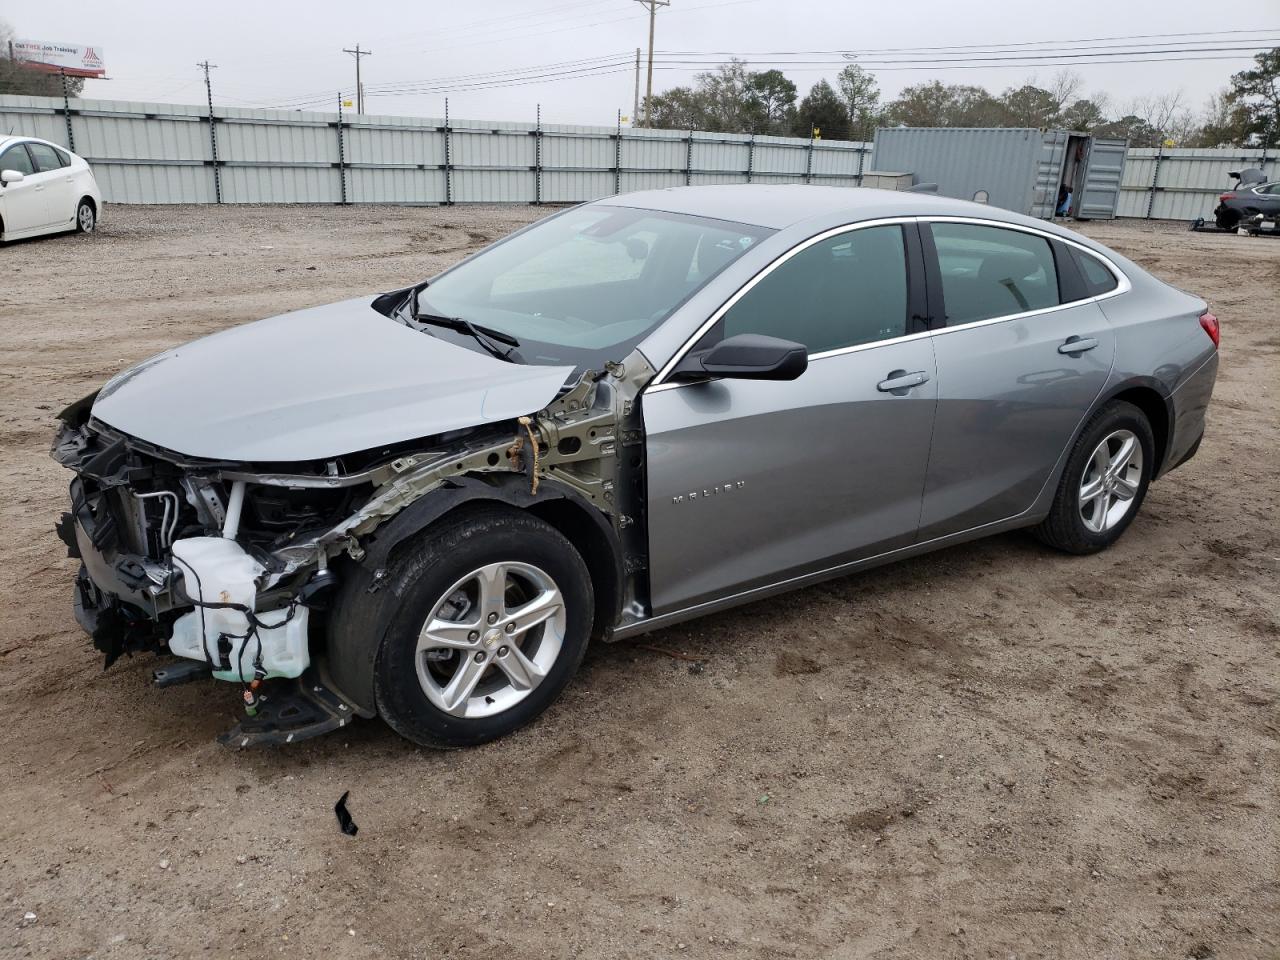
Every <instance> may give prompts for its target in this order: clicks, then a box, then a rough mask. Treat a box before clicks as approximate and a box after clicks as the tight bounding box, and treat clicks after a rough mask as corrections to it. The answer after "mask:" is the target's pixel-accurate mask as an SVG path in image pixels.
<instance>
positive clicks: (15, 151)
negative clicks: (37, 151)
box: [0, 143, 36, 174]
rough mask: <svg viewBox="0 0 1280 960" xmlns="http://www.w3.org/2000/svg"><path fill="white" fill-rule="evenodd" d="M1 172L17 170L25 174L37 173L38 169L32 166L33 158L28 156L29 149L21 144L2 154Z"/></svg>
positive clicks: (0, 159) (0, 156) (0, 157)
mask: <svg viewBox="0 0 1280 960" xmlns="http://www.w3.org/2000/svg"><path fill="white" fill-rule="evenodd" d="M0 170H17V171H18V172H19V173H23V174H32V173H35V172H36V168H35V167H34V166H32V164H31V157H30V156H28V154H27V148H26V147H25V146H24V145H23V144H21V143H20V144H18V145H17V146H16V147H10V148H9V149H8V150H6V151H5V152H4V153H0Z"/></svg>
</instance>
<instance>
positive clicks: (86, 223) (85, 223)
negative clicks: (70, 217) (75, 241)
mask: <svg viewBox="0 0 1280 960" xmlns="http://www.w3.org/2000/svg"><path fill="white" fill-rule="evenodd" d="M63 209H66V208H65V207H64V208H63ZM97 225H98V211H97V210H95V209H94V206H93V201H92V200H90V199H89V198H88V197H82V198H81V200H80V202H79V203H78V204H76V232H77V233H93V228H94V227H96V226H97Z"/></svg>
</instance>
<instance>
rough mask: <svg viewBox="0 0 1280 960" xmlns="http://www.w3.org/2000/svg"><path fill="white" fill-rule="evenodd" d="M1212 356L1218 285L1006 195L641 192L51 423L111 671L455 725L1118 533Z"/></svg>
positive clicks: (281, 737)
mask: <svg viewBox="0 0 1280 960" xmlns="http://www.w3.org/2000/svg"><path fill="white" fill-rule="evenodd" d="M1217 346H1218V321H1217V319H1216V318H1215V317H1214V316H1213V314H1211V313H1210V312H1209V311H1208V310H1207V308H1206V305H1205V303H1204V301H1203V300H1200V299H1198V298H1197V297H1195V296H1192V295H1191V294H1188V293H1184V292H1182V291H1181V290H1177V289H1174V288H1173V287H1171V286H1169V285H1168V284H1166V283H1163V282H1161V281H1159V280H1157V279H1155V278H1154V277H1152V276H1151V275H1150V274H1148V273H1147V272H1146V271H1145V270H1143V269H1142V268H1141V267H1139V266H1138V265H1137V264H1135V263H1132V262H1131V261H1129V260H1127V259H1125V258H1124V257H1122V256H1119V255H1118V254H1116V253H1114V252H1112V251H1110V250H1108V249H1106V248H1105V247H1102V246H1100V245H1098V244H1097V243H1094V242H1093V241H1091V240H1088V239H1086V238H1084V237H1081V236H1078V235H1077V234H1074V233H1072V232H1070V231H1069V230H1065V229H1062V228H1060V227H1058V226H1056V225H1054V224H1050V223H1044V222H1042V221H1038V220H1031V219H1028V218H1026V217H1022V216H1018V215H1015V214H1012V213H1007V212H1004V211H1001V210H996V209H992V208H990V207H986V206H979V205H976V204H971V203H965V202H960V201H955V200H947V199H943V198H939V197H936V196H929V195H924V194H911V193H893V192H887V191H880V190H852V189H836V188H824V187H807V186H806V187H801V186H707V187H686V188H682V189H672V190H656V191H650V192H643V193H632V194H627V195H622V196H617V197H612V198H609V199H606V200H600V201H597V202H595V203H588V204H584V205H582V206H578V207H574V208H572V209H569V210H565V211H564V212H561V213H558V214H556V215H555V216H551V217H548V218H546V219H544V220H541V221H539V222H537V223H535V224H533V225H532V226H529V227H527V228H525V229H523V230H521V231H519V232H517V233H514V234H512V235H511V236H509V237H507V238H506V239H504V240H502V241H500V242H498V243H495V244H494V245H492V246H490V247H488V248H486V249H485V250H482V251H481V252H479V253H477V254H475V255H474V256H472V257H470V258H469V259H467V260H464V261H463V262H462V263H460V264H458V265H457V266H455V267H453V268H451V269H449V270H447V271H445V272H444V273H442V274H440V275H439V276H437V277H434V278H432V279H430V280H426V281H422V282H420V283H417V284H415V285H413V286H407V287H405V288H404V289H401V290H396V291H393V292H390V293H384V294H382V295H380V296H369V297H361V298H357V299H354V300H348V301H345V302H342V303H335V304H331V305H329V306H323V307H317V308H314V309H308V310H300V311H297V312H295V313H289V314H284V315H282V316H278V317H273V318H271V319H268V320H261V321H258V322H256V323H250V324H247V325H244V326H240V327H235V328H232V329H229V330H226V331H223V332H221V333H217V334H214V335H213V336H209V337H205V338H204V339H201V340H197V341H195V342H194V343H191V344H188V345H186V346H181V347H177V348H175V349H172V350H169V351H166V352H165V353H162V354H160V355H159V356H156V357H153V358H151V359H150V360H147V361H144V362H143V363H140V364H138V365H137V366H135V367H133V368H132V369H129V370H126V371H124V372H123V373H121V374H119V375H118V376H117V377H115V378H114V379H113V380H111V381H110V382H109V383H107V384H106V386H104V387H103V388H102V389H101V390H99V391H98V392H97V393H96V394H94V395H92V396H90V397H86V398H85V399H84V400H82V401H80V402H78V403H76V404H73V405H72V406H71V407H69V408H68V409H67V410H66V411H64V412H63V413H62V414H61V420H62V425H61V428H60V430H59V432H58V435H57V438H56V440H55V441H54V446H53V455H54V457H55V459H57V461H58V462H59V463H61V464H63V465H64V466H66V467H68V468H69V469H70V470H71V471H72V472H73V473H74V475H75V476H74V479H73V480H72V481H71V509H70V511H69V512H68V513H67V514H65V515H64V517H63V519H62V521H61V522H60V523H59V524H58V529H59V532H60V534H61V536H62V538H63V539H64V541H65V542H66V543H67V546H68V549H69V551H70V553H71V555H72V556H73V557H77V558H79V560H80V562H81V567H80V572H79V575H78V577H77V580H76V584H75V589H74V600H75V611H76V616H77V618H78V620H79V621H80V623H81V625H82V626H83V627H84V628H85V630H86V631H88V632H89V633H90V634H91V635H92V637H93V641H94V644H95V645H96V646H97V647H98V649H99V650H100V651H102V653H103V654H104V655H105V658H106V661H107V663H108V664H110V662H111V661H112V660H114V659H115V658H116V657H118V656H120V655H121V654H122V653H133V652H137V651H142V650H153V651H157V652H160V653H164V654H166V655H173V657H174V659H168V660H166V661H164V663H163V665H162V666H161V667H160V668H159V669H157V670H156V672H155V680H156V682H157V683H158V684H159V685H161V686H165V685H169V684H174V683H179V682H183V681H187V680H192V679H196V678H201V677H206V676H210V675H211V676H213V677H215V678H217V679H220V680H223V681H229V682H232V683H234V684H237V685H238V686H239V687H240V692H241V694H242V696H243V701H244V711H243V714H242V715H241V716H240V717H239V718H238V722H237V723H236V725H235V726H234V727H232V729H231V730H229V731H228V732H227V733H226V734H224V735H223V738H222V739H223V741H224V742H226V743H229V744H232V745H236V746H247V745H250V744H258V743H284V742H290V741H294V740H299V739H302V738H305V737H309V736H314V735H317V734H320V733H324V732H325V731H329V730H333V729H336V728H338V727H341V726H344V725H345V724H347V723H349V722H351V721H352V720H353V719H354V718H356V717H375V716H376V717H381V718H382V719H383V720H385V721H386V722H387V723H388V724H389V725H390V726H391V727H392V728H393V729H394V730H396V731H397V732H399V733H400V734H402V735H404V736H405V737H408V738H409V739H411V740H413V741H415V742H417V743H420V744H426V745H429V746H435V747H461V746H466V745H470V744H477V743H481V742H483V741H487V740H491V739H493V738H495V737H498V736H501V735H503V734H506V733H508V732H510V731H512V730H515V729H516V728H518V727H520V726H522V725H523V724H526V723H528V722H530V721H531V720H533V719H534V718H535V717H537V716H538V715H539V714H540V713H542V711H543V710H545V709H546V708H547V707H548V705H549V704H551V703H552V702H553V701H554V700H555V699H556V697H557V696H558V695H559V694H560V693H561V691H563V690H564V688H565V685H566V684H567V683H568V682H569V679H570V677H572V675H573V673H574V671H575V670H576V669H577V667H578V665H579V663H580V662H581V661H582V657H583V654H584V652H585V650H586V648H587V643H588V641H589V640H590V639H592V638H595V639H598V640H602V641H608V640H617V639H622V638H626V637H633V636H636V635H637V634H640V633H643V632H645V631H649V630H654V629H657V628H660V627H665V626H668V625H670V624H674V623H679V622H680V621H682V620H687V619H689V618H691V617H697V616H701V615H703V614H709V613H713V612H715V611H718V610H723V609H725V608H727V607H731V606H734V605H736V604H741V603H746V602H749V601H752V600H757V599H759V598H762V597H766V596H769V595H770V594H774V593H777V592H779V591H784V590H791V589H795V588H797V587H802V586H804V585H806V584H811V583H815V582H817V581H819V580H823V579H826V578H830V577H837V576H845V575H847V574H850V573H853V572H855V571H858V570H862V569H865V568H867V567H871V566H874V565H877V564H882V563H887V562H889V561H892V560H898V559H901V558H904V557H910V556H913V555H916V554H920V553H924V552H926V551H929V550H936V549H939V548H941V547H945V546H949V545H951V544H955V543H959V542H961V541H965V540H971V539H974V538H977V537H982V536H986V535H988V534H992V533H997V532H1000V531H1004V530H1010V529H1013V528H1016V527H1027V528H1029V529H1030V530H1031V531H1032V533H1033V534H1034V535H1035V536H1037V537H1038V538H1039V539H1041V540H1042V541H1044V542H1045V543H1047V544H1049V545H1050V546H1052V547H1055V548H1057V549H1059V550H1062V551H1065V552H1066V553H1070V554H1085V553H1092V552H1094V551H1097V550H1102V549H1104V548H1106V547H1108V546H1110V545H1111V544H1112V543H1114V542H1115V540H1116V539H1117V538H1118V537H1120V536H1121V534H1123V533H1124V531H1125V529H1126V528H1127V527H1128V526H1129V524H1130V523H1132V522H1133V520H1134V518H1135V517H1136V515H1137V513H1138V510H1139V508H1140V507H1141V505H1142V500H1143V497H1144V495H1145V494H1146V492H1147V487H1148V485H1149V484H1150V483H1151V481H1152V480H1154V479H1155V478H1157V477H1159V476H1161V475H1163V474H1165V473H1167V472H1168V471H1170V470H1172V469H1173V468H1175V467H1177V466H1179V465H1180V464H1182V463H1185V462H1186V461H1187V460H1188V459H1189V458H1190V457H1192V456H1193V455H1194V454H1195V452H1196V449H1197V448H1198V446H1199V444H1200V439H1201V436H1202V434H1203V432H1204V421H1205V409H1206V407H1207V405H1208V403H1209V398H1210V395H1211V393H1212V390H1213V384H1214V377H1215V374H1216V371H1217V365H1218V361H1217ZM1069 575H1070V572H1069V568H1068V567H1065V566H1064V567H1063V576H1069Z"/></svg>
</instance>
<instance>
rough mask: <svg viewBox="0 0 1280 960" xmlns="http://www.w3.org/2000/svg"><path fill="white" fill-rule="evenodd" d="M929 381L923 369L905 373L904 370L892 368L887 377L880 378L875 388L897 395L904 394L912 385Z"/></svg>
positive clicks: (915, 385) (916, 385)
mask: <svg viewBox="0 0 1280 960" xmlns="http://www.w3.org/2000/svg"><path fill="white" fill-rule="evenodd" d="M928 382H929V375H928V374H927V373H925V372H924V371H923V370H917V371H915V373H907V371H905V370H894V371H893V372H891V373H890V374H889V376H888V378H887V379H884V380H881V381H880V382H879V383H877V384H876V389H877V390H879V391H880V392H881V393H896V394H898V395H899V396H901V395H903V394H905V393H906V392H907V391H908V390H910V389H911V388H912V387H918V386H920V385H921V384H922V383H928Z"/></svg>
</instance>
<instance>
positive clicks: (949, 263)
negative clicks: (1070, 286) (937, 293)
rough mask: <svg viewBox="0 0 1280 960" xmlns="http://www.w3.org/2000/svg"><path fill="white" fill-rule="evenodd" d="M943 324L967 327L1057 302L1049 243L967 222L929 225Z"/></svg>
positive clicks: (1033, 237) (1034, 237) (1039, 237)
mask: <svg viewBox="0 0 1280 960" xmlns="http://www.w3.org/2000/svg"><path fill="white" fill-rule="evenodd" d="M930 228H931V229H932V231H933V242H934V246H935V247H936V248H937V251H938V267H939V270H940V272H941V274H942V297H943V300H944V302H945V305H946V311H947V323H948V324H951V325H953V326H954V325H956V324H960V323H973V322H974V321H976V320H988V319H990V318H992V317H1004V316H1009V315H1011V314H1015V313H1026V312H1027V311H1029V310H1042V309H1044V308H1045V307H1055V306H1057V305H1058V304H1059V303H1061V302H1062V298H1061V296H1060V295H1059V292H1058V272H1057V269H1056V267H1055V266H1054V262H1053V251H1052V249H1051V248H1050V246H1049V241H1048V240H1046V239H1045V238H1044V237H1041V236H1037V235H1036V234H1033V233H1023V232H1021V231H1018V230H1006V229H1003V228H1001V227H985V226H978V225H977V224H971V223H934V224H931V225H930Z"/></svg>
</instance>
